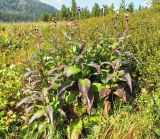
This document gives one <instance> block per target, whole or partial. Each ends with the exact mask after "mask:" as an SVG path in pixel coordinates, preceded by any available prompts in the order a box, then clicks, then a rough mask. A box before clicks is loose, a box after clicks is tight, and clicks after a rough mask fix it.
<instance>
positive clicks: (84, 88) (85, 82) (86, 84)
mask: <svg viewBox="0 0 160 139" xmlns="http://www.w3.org/2000/svg"><path fill="white" fill-rule="evenodd" d="M78 86H79V90H80V93H81V98H82V101H83V102H84V104H87V94H88V92H89V89H90V86H91V81H90V80H89V79H87V78H86V79H80V80H79V81H78Z"/></svg>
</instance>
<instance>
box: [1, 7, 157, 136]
mask: <svg viewBox="0 0 160 139" xmlns="http://www.w3.org/2000/svg"><path fill="white" fill-rule="evenodd" d="M75 5H76V4H75ZM75 5H72V6H73V7H74V6H75ZM121 6H122V7H123V5H121ZM132 6H133V5H130V7H132ZM64 7H65V6H64ZM95 7H96V8H93V9H94V10H93V11H95V12H94V13H96V9H97V7H98V6H96V5H95ZM73 9H74V8H73ZM159 9H160V6H159V5H154V6H153V7H151V8H148V9H142V10H140V11H137V12H133V13H128V14H129V15H126V14H127V13H125V12H124V11H123V8H122V10H120V13H119V14H117V13H116V15H115V13H113V12H110V13H109V14H107V16H104V17H103V18H102V17H93V18H90V19H85V20H78V21H70V24H68V23H67V24H65V23H63V22H58V23H55V24H56V25H57V26H54V25H53V24H52V23H46V22H45V23H43V22H42V23H26V24H22V23H14V24H12V25H11V24H10V23H4V24H0V59H1V61H0V138H4V139H5V138H9V139H10V138H20V139H21V138H22V139H23V138H24V139H32V138H34V139H40V138H47V139H49V138H50V139H54V138H55V139H63V138H68V139H78V138H86V139H93V138H99V139H101V138H102V139H105V138H109V139H116V138H119V139H121V138H125V139H136V138H139V139H146V138H150V139H155V138H159V137H160V123H159V120H160V111H159V110H160V70H159V67H160V65H159V63H160V48H159V46H160V40H159V36H160V31H159V30H160V16H159V14H160V11H159ZM61 14H64V13H61ZM72 14H75V16H80V17H81V16H82V15H83V14H79V12H78V13H77V12H75V13H74V11H72ZM102 15H103V14H102Z"/></svg>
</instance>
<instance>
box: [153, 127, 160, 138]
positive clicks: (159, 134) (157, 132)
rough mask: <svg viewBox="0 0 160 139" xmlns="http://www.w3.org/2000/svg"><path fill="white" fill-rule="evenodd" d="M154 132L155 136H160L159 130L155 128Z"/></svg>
mask: <svg viewBox="0 0 160 139" xmlns="http://www.w3.org/2000/svg"><path fill="white" fill-rule="evenodd" d="M154 131H155V133H156V135H158V136H160V128H157V129H155V130H154Z"/></svg>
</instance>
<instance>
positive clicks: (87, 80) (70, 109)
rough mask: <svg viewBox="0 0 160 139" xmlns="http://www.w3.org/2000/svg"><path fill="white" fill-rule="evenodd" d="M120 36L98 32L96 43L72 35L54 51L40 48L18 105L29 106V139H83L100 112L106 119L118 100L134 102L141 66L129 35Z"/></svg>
mask: <svg viewBox="0 0 160 139" xmlns="http://www.w3.org/2000/svg"><path fill="white" fill-rule="evenodd" d="M117 36H118V38H117V37H112V36H110V35H109V34H108V33H107V32H106V30H98V28H97V32H96V38H95V40H94V41H93V40H92V41H90V42H86V41H85V40H79V39H78V37H76V35H75V32H73V31H71V32H70V31H69V32H65V33H64V37H65V38H64V41H63V42H60V43H58V42H56V40H55V41H54V44H55V45H54V47H52V48H49V49H48V48H47V49H41V48H40V47H39V46H38V47H37V50H38V52H37V54H36V55H34V56H33V57H32V59H31V62H32V63H33V65H32V66H31V67H29V68H28V69H27V72H26V74H25V75H24V81H25V85H26V87H25V88H24V96H25V97H24V98H23V99H22V100H21V101H20V102H19V103H18V104H17V108H18V107H20V106H22V105H23V107H24V108H25V112H24V116H23V117H22V118H23V119H24V120H25V123H26V124H25V126H23V131H28V132H27V133H26V132H25V133H26V137H32V138H33V137H34V138H35V137H36V138H43V137H52V138H53V136H55V135H57V136H58V137H64V136H68V138H73V139H74V138H78V137H79V136H82V135H84V136H85V133H86V132H89V127H90V126H92V125H96V124H98V121H99V119H98V117H96V116H95V115H96V114H97V113H98V114H100V115H101V116H102V117H104V118H106V117H107V115H108V113H109V112H112V106H113V105H114V102H115V100H116V99H118V98H119V99H121V100H122V101H123V102H126V101H127V100H129V99H131V96H132V92H133V90H134V87H133V85H134V84H135V83H136V70H135V69H136V64H137V63H136V60H135V59H134V57H133V55H132V54H131V53H130V52H129V51H125V40H126V39H127V37H128V36H127V31H125V32H122V33H120V34H119V35H117ZM62 129H63V130H62ZM59 131H61V132H62V133H60V132H59Z"/></svg>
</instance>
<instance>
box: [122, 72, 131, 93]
mask: <svg viewBox="0 0 160 139" xmlns="http://www.w3.org/2000/svg"><path fill="white" fill-rule="evenodd" d="M123 78H124V79H125V80H126V82H127V84H128V86H129V88H130V90H131V92H132V79H131V76H130V74H129V73H128V72H126V73H124V74H123Z"/></svg>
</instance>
